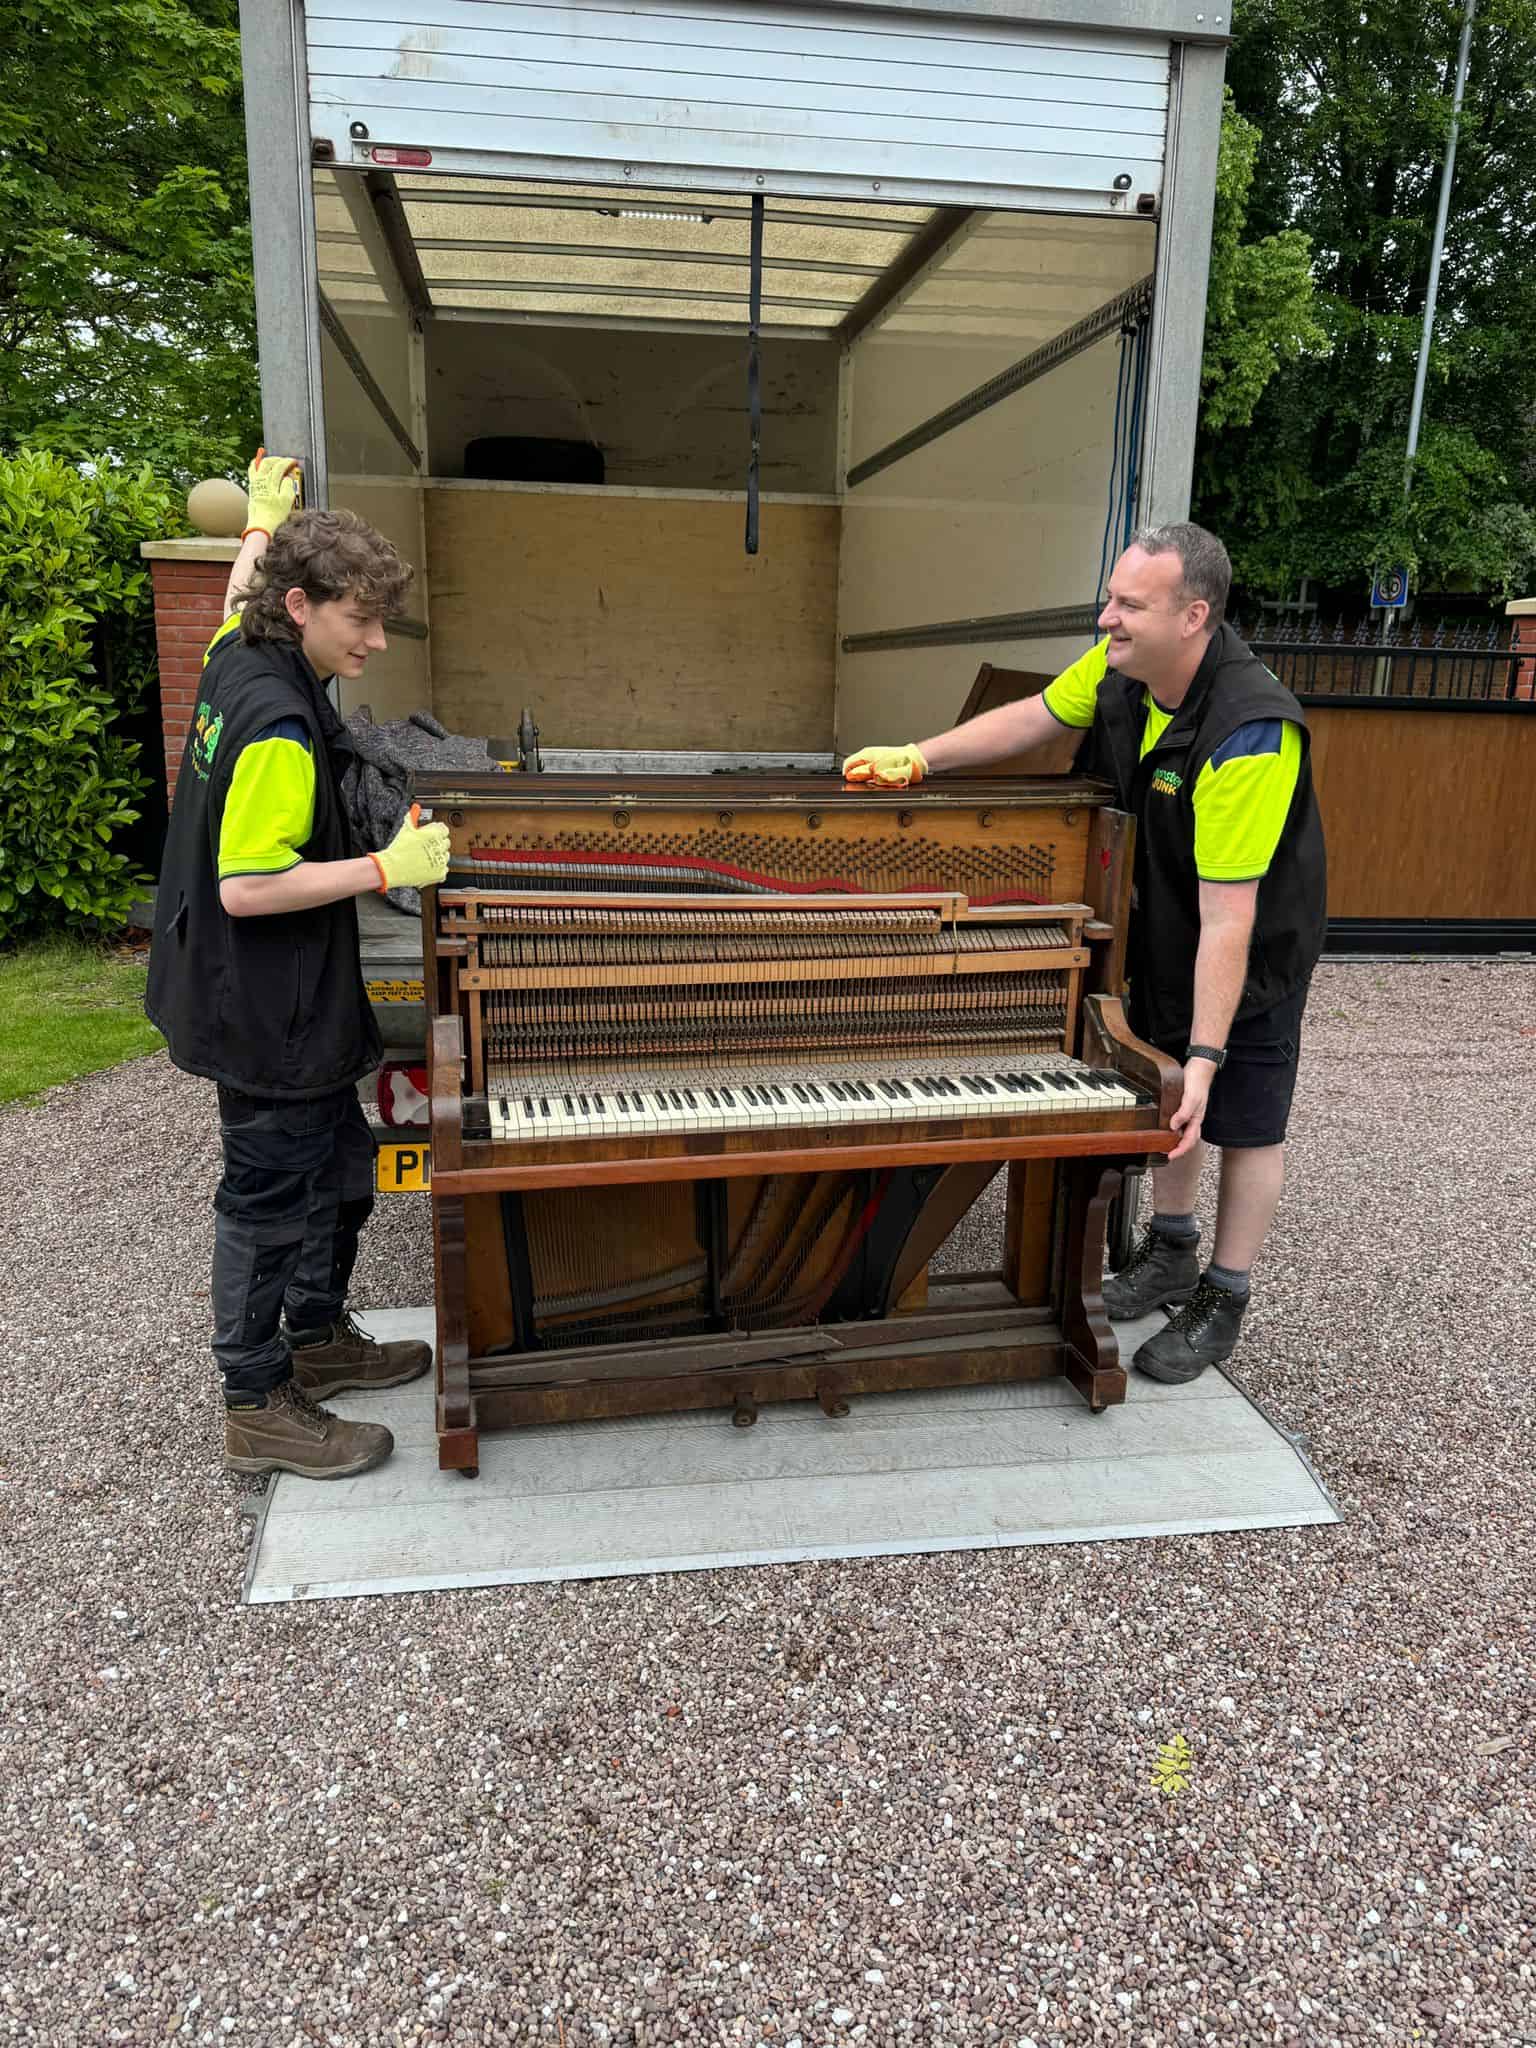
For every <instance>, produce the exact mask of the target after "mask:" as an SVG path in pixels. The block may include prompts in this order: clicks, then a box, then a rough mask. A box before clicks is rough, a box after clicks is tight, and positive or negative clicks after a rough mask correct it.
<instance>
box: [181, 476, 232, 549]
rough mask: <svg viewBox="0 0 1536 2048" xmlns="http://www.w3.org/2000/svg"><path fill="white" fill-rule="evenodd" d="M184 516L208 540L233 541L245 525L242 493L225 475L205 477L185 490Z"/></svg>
mask: <svg viewBox="0 0 1536 2048" xmlns="http://www.w3.org/2000/svg"><path fill="white" fill-rule="evenodd" d="M187 517H188V518H189V519H190V520H191V522H192V524H193V525H194V526H195V527H196V528H197V530H198V532H199V533H205V534H207V535H208V537H209V539H210V540H232V539H234V538H236V537H237V536H238V534H239V532H240V529H241V528H242V527H243V526H244V525H245V493H244V491H242V490H241V488H240V486H239V485H238V484H232V483H231V482H230V481H229V478H228V477H225V476H210V477H205V478H204V480H203V482H202V483H200V484H194V485H193V486H192V488H191V490H190V491H188V493H187Z"/></svg>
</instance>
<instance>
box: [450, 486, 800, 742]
mask: <svg viewBox="0 0 1536 2048" xmlns="http://www.w3.org/2000/svg"><path fill="white" fill-rule="evenodd" d="M426 512H427V559H428V574H429V578H430V581H431V586H432V642H431V647H432V677H433V709H434V711H435V713H436V715H437V716H438V717H439V718H440V719H442V720H443V722H444V723H445V724H446V725H448V726H449V727H451V728H452V729H453V730H455V731H459V732H466V733H475V734H485V735H487V736H489V735H492V734H499V733H507V732H510V731H512V730H514V729H515V727H516V724H517V717H518V712H519V709H520V707H521V706H523V705H524V704H527V705H530V706H531V707H532V709H533V711H534V715H535V717H536V718H537V720H538V723H539V725H540V727H541V729H542V732H543V737H544V742H545V744H546V745H547V746H560V747H669V748H670V747H708V748H729V749H759V748H777V747H784V748H794V749H802V748H822V747H827V746H830V744H831V740H832V710H833V706H832V698H833V684H834V674H835V645H836V607H837V546H838V510H837V507H836V506H835V505H831V504H806V503H784V502H782V501H774V500H769V501H767V502H765V504H764V505H763V508H762V539H761V551H760V553H759V554H758V555H757V556H756V557H755V558H749V557H748V556H747V555H746V553H745V552H744V549H743V544H742V535H743V521H744V508H743V505H742V503H741V502H740V501H739V500H736V499H731V498H724V497H707V496H695V497H688V496H671V495H648V494H641V495H635V494H627V493H623V492H615V491H608V490H600V489H593V490H586V491H578V490H564V489H558V488H555V487H538V486H525V487H522V488H508V487H506V486H501V487H482V488H476V487H474V486H470V485H457V486H455V485H447V486H438V487H435V488H429V489H428V491H427V493H426Z"/></svg>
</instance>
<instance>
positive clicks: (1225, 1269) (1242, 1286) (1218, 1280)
mask: <svg viewBox="0 0 1536 2048" xmlns="http://www.w3.org/2000/svg"><path fill="white" fill-rule="evenodd" d="M1205 1277H1206V1279H1207V1280H1209V1281H1210V1283H1211V1285H1212V1286H1213V1287H1224V1288H1225V1289H1226V1290H1227V1292H1228V1294H1235V1295H1236V1296H1237V1298H1238V1300H1239V1301H1246V1300H1247V1299H1248V1275H1247V1273H1246V1272H1242V1273H1239V1272H1238V1271H1237V1269H1236V1268H1235V1267H1233V1266H1218V1265H1217V1264H1216V1263H1215V1262H1214V1261H1212V1263H1211V1264H1210V1265H1209V1266H1207V1267H1206V1269H1205Z"/></svg>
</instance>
